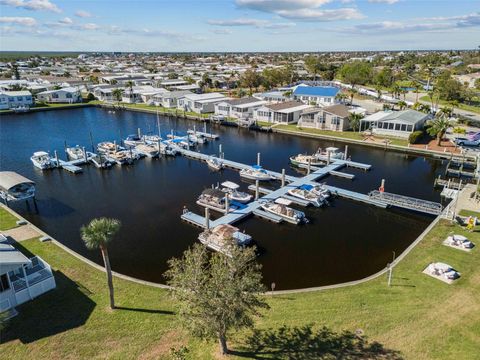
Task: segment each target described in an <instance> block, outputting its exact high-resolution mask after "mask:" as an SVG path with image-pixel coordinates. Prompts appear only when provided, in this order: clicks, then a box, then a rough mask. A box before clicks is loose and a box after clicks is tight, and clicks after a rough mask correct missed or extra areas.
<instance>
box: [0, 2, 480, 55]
mask: <svg viewBox="0 0 480 360" xmlns="http://www.w3.org/2000/svg"><path fill="white" fill-rule="evenodd" d="M478 46H480V0H448V1H447V0H169V1H168V0H137V1H133V0H0V50H2V51H6V50H10V51H29V50H30V51H127V52H130V51H131V52H136V51H147V52H148V51H152V52H153V51H163V52H170V51H172V52H174V51H187V52H190V51H192V52H199V51H218V52H226V51H231V52H235V51H287V52H288V51H306V52H308V51H355V50H415V49H426V50H429V49H476V48H478Z"/></svg>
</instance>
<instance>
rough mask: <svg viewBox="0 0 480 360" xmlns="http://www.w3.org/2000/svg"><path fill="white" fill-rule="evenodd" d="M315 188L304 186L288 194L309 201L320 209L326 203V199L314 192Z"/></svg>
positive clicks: (289, 191)
mask: <svg viewBox="0 0 480 360" xmlns="http://www.w3.org/2000/svg"><path fill="white" fill-rule="evenodd" d="M313 188H314V187H313V186H312V185H302V186H299V187H298V188H295V189H290V190H288V194H289V195H292V196H293V197H296V198H299V199H302V200H305V201H308V202H309V203H311V204H312V205H313V206H316V207H320V206H322V205H323V204H324V203H325V201H326V198H325V197H324V196H323V195H320V194H319V193H317V192H316V191H315V190H313Z"/></svg>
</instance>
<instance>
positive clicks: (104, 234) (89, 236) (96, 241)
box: [80, 218, 121, 309]
mask: <svg viewBox="0 0 480 360" xmlns="http://www.w3.org/2000/svg"><path fill="white" fill-rule="evenodd" d="M120 226H121V223H120V221H119V220H117V219H109V218H97V219H93V220H92V221H90V223H89V224H88V225H87V226H82V228H81V229H80V234H81V236H82V240H83V241H84V243H85V246H86V247H87V249H90V250H93V249H100V251H101V252H102V257H103V262H104V264H105V271H106V273H107V283H108V290H109V294H110V308H111V309H115V299H114V294H113V279H112V268H111V267H110V259H109V257H108V249H107V245H108V244H109V243H110V242H111V241H112V240H113V238H114V237H115V235H116V234H117V233H118V231H119V230H120Z"/></svg>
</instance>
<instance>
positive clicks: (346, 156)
mask: <svg viewBox="0 0 480 360" xmlns="http://www.w3.org/2000/svg"><path fill="white" fill-rule="evenodd" d="M347 159H348V145H345V152H344V154H343V160H347Z"/></svg>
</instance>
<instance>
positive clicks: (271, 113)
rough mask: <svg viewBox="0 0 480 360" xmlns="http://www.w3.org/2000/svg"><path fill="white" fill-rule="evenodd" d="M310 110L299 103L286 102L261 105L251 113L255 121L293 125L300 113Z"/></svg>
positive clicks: (307, 106) (308, 106)
mask: <svg viewBox="0 0 480 360" xmlns="http://www.w3.org/2000/svg"><path fill="white" fill-rule="evenodd" d="M309 108H311V106H310V105H306V104H304V103H302V102H300V101H287V102H280V103H276V104H269V105H263V106H260V107H259V108H257V109H255V110H254V111H253V118H254V119H255V121H263V122H269V123H275V124H293V123H296V122H297V121H298V119H299V118H300V114H301V113H302V111H304V110H306V109H309Z"/></svg>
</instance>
